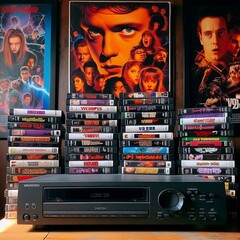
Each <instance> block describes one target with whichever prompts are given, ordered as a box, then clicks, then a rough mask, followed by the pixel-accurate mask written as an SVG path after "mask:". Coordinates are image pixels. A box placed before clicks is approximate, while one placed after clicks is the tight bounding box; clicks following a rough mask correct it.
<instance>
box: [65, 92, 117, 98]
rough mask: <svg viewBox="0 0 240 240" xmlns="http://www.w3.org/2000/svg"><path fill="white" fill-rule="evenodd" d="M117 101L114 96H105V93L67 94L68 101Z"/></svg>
mask: <svg viewBox="0 0 240 240" xmlns="http://www.w3.org/2000/svg"><path fill="white" fill-rule="evenodd" d="M71 98H76V99H78V98H79V99H84V98H87V99H115V96H114V95H113V94H105V93H104V94H103V93H99V94H98V93H67V99H71Z"/></svg>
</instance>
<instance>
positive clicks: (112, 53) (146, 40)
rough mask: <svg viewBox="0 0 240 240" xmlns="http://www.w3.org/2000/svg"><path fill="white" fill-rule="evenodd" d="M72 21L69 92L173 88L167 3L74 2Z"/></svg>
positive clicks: (114, 92)
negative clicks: (143, 75) (151, 76)
mask: <svg viewBox="0 0 240 240" xmlns="http://www.w3.org/2000/svg"><path fill="white" fill-rule="evenodd" d="M69 22H70V26H69V59H70V61H69V62H70V66H69V92H70V93H112V94H114V95H115V96H116V98H118V96H119V93H120V92H139V91H142V92H154V91H155V92H156V91H163V90H164V91H171V90H172V89H171V68H170V66H171V58H170V57H171V42H170V39H171V36H170V32H171V31H170V29H171V5H170V3H169V2H154V1H153V2H151V1H147V2H121V1H120V2H108V1H106V2H104V1H101V2H100V1H99V2H98V1H95V2H89V1H70V19H69ZM143 69H147V71H146V72H147V73H146V74H148V73H149V72H151V74H155V75H156V76H157V77H156V78H155V79H156V80H154V81H148V82H147V81H146V78H145V79H144V80H142V81H141V72H142V70H143Z"/></svg>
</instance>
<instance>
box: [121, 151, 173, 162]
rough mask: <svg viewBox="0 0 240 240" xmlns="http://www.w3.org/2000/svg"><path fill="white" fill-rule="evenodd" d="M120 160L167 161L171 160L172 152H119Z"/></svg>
mask: <svg viewBox="0 0 240 240" xmlns="http://www.w3.org/2000/svg"><path fill="white" fill-rule="evenodd" d="M119 159H120V161H124V160H138V161H169V160H171V161H172V160H173V155H172V154H148V153H147V154H119Z"/></svg>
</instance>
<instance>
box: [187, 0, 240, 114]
mask: <svg viewBox="0 0 240 240" xmlns="http://www.w3.org/2000/svg"><path fill="white" fill-rule="evenodd" d="M183 17H184V19H183V20H184V21H183V23H184V43H185V57H184V59H185V66H184V69H185V76H184V79H185V81H184V89H185V107H186V108H187V107H213V106H229V107H230V108H232V110H233V113H234V114H235V113H236V115H237V114H238V112H240V111H239V109H240V52H239V50H240V8H239V1H237V0H219V1H209V0H197V1H191V0H184V1H183Z"/></svg>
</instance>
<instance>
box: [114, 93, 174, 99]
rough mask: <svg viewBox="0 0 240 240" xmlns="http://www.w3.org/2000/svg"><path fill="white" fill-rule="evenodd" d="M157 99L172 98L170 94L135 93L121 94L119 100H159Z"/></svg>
mask: <svg viewBox="0 0 240 240" xmlns="http://www.w3.org/2000/svg"><path fill="white" fill-rule="evenodd" d="M157 97H170V92H168V91H163V92H134V93H120V94H119V99H125V98H127V99H128V98H157Z"/></svg>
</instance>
